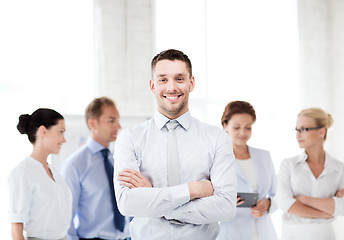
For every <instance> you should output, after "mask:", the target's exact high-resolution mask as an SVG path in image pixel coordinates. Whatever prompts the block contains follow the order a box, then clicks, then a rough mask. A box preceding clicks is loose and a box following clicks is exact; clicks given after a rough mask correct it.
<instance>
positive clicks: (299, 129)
mask: <svg viewBox="0 0 344 240" xmlns="http://www.w3.org/2000/svg"><path fill="white" fill-rule="evenodd" d="M320 128H322V127H313V128H304V127H302V128H295V130H296V132H298V133H303V132H308V131H310V130H316V129H320Z"/></svg>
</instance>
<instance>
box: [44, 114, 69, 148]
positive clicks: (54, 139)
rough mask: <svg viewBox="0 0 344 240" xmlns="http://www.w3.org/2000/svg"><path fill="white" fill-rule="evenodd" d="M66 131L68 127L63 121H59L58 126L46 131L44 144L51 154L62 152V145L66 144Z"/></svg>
mask: <svg viewBox="0 0 344 240" xmlns="http://www.w3.org/2000/svg"><path fill="white" fill-rule="evenodd" d="M42 127H43V126H42ZM65 131H66V127H65V121H64V120H63V119H60V120H58V121H57V124H56V125H53V126H51V127H50V128H48V129H46V130H45V131H44V137H43V144H44V146H45V148H46V149H47V150H48V152H49V153H53V154H58V153H59V152H60V149H61V146H62V144H63V143H65V142H66V139H65V138H64V132H65Z"/></svg>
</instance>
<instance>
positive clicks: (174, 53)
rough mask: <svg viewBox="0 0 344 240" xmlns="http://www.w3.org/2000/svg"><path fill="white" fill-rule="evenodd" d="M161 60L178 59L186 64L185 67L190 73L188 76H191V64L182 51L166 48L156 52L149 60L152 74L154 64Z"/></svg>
mask: <svg viewBox="0 0 344 240" xmlns="http://www.w3.org/2000/svg"><path fill="white" fill-rule="evenodd" d="M161 60H170V61H174V60H179V61H182V62H184V63H185V64H186V67H187V69H188V72H189V74H190V77H191V76H192V65H191V61H190V59H189V57H188V56H187V55H186V54H184V53H183V52H182V51H179V50H176V49H168V50H165V51H162V52H161V53H159V54H157V55H156V56H155V57H154V58H153V59H152V62H151V71H152V75H153V71H154V68H155V66H156V64H157V63H158V62H159V61H161Z"/></svg>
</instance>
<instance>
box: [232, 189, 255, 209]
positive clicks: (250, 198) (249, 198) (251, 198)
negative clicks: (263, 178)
mask: <svg viewBox="0 0 344 240" xmlns="http://www.w3.org/2000/svg"><path fill="white" fill-rule="evenodd" d="M237 195H238V197H240V200H244V201H245V202H244V203H243V204H241V205H239V206H237V207H249V208H250V207H254V206H256V205H257V202H258V193H246V192H238V194H237Z"/></svg>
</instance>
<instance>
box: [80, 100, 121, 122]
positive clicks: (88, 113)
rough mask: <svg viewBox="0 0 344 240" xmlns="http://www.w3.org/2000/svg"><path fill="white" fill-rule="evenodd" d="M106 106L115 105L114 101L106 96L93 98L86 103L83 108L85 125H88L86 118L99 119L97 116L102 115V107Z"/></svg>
mask: <svg viewBox="0 0 344 240" xmlns="http://www.w3.org/2000/svg"><path fill="white" fill-rule="evenodd" d="M104 105H106V106H113V107H116V104H115V102H114V101H113V100H112V99H110V98H108V97H100V98H95V99H93V101H92V102H90V103H89V104H88V106H87V107H86V110H85V119H86V125H87V127H88V128H89V126H88V120H89V119H91V118H93V119H97V120H98V119H99V117H100V116H101V115H102V113H103V112H102V107H103V106H104Z"/></svg>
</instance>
